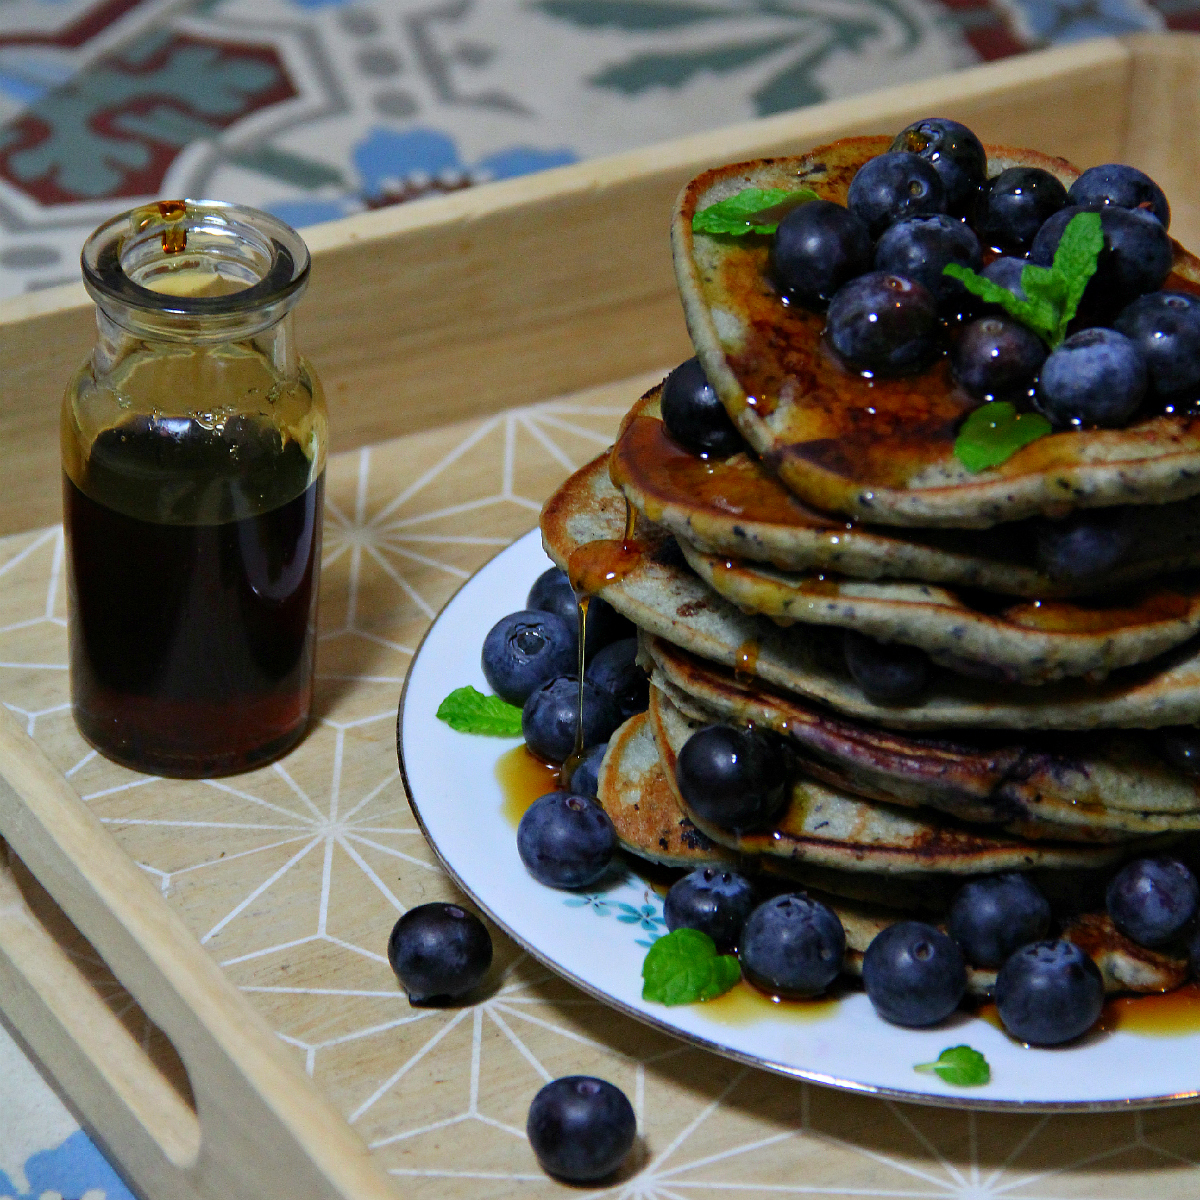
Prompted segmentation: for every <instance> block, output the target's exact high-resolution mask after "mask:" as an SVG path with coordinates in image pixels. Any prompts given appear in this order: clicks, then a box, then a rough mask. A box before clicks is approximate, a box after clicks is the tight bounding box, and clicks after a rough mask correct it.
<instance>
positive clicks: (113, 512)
mask: <svg viewBox="0 0 1200 1200" xmlns="http://www.w3.org/2000/svg"><path fill="white" fill-rule="evenodd" d="M83 267H84V279H85V282H86V284H87V286H88V290H89V292H90V293H91V294H92V297H93V299H95V300H96V302H97V325H98V330H99V337H98V339H97V344H96V347H95V349H94V351H93V353H92V356H91V358H90V359H89V360H88V361H87V362H86V363H85V364H84V365H83V367H81V368H80V370H79V371H78V372H77V373H76V376H75V378H74V379H73V380H72V383H71V385H70V387H69V388H68V390H67V394H66V397H65V400H64V405H63V420H62V454H63V518H64V530H65V534H66V547H67V554H66V575H67V588H68V600H69V617H68V634H69V643H70V672H71V702H72V709H73V713H74V716H75V721H76V724H77V725H78V727H79V730H80V732H81V733H82V734H83V736H84V737H85V738H86V739H87V740H88V741H89V742H90V743H91V744H92V745H93V746H95V747H96V748H97V749H98V750H100V751H101V753H103V754H105V755H106V756H108V757H109V758H112V759H114V760H115V761H117V762H120V763H122V764H124V765H126V766H130V767H133V768H135V769H138V770H142V771H148V772H153V773H156V774H163V775H170V776H176V777H198V776H207V775H221V774H229V773H232V772H235V771H240V770H247V769H250V768H252V767H255V766H259V765H261V764H263V763H265V762H268V761H270V760H271V759H273V758H277V757H278V756H279V755H281V754H282V753H284V752H285V751H286V750H287V749H289V748H290V747H291V746H292V745H294V744H295V743H296V742H297V741H298V740H299V739H300V737H301V736H302V735H303V733H304V731H305V728H306V726H307V724H308V720H309V716H310V713H311V708H312V690H313V670H314V655H315V643H316V614H317V591H318V580H319V572H320V551H321V518H322V500H323V485H324V464H325V452H326V442H327V420H326V416H325V405H324V398H323V396H322V393H321V389H320V385H319V383H318V382H317V380H316V377H315V375H314V374H313V373H312V371H311V369H310V368H309V366H308V364H307V363H305V361H304V360H303V359H302V358H301V357H300V356H299V355H298V354H297V352H296V349H295V345H294V339H293V335H292V329H291V308H292V305H293V304H294V303H295V301H296V299H297V298H298V297H299V294H300V292H301V290H302V289H303V286H304V283H305V281H306V279H307V274H308V253H307V250H306V249H305V247H304V244H303V242H302V241H301V240H300V238H299V236H298V235H297V234H296V233H295V232H294V231H293V230H291V229H289V228H288V227H287V226H286V225H284V224H283V223H282V222H279V221H276V220H275V219H274V218H272V217H269V216H267V214H264V213H258V212H255V211H254V210H253V209H246V208H241V207H238V206H233V205H222V204H213V203H208V202H199V203H195V202H192V201H186V202H184V201H167V202H163V203H161V204H156V205H150V206H148V207H147V208H144V209H138V210H134V212H132V213H126V214H123V215H122V216H121V217H117V218H115V219H114V220H113V221H110V222H108V223H107V224H106V225H104V226H102V227H101V228H100V229H98V230H97V231H96V233H94V234H93V235H92V237H91V238H90V239H89V240H88V243H87V244H86V245H85V247H84V254H83Z"/></svg>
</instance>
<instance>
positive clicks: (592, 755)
mask: <svg viewBox="0 0 1200 1200" xmlns="http://www.w3.org/2000/svg"><path fill="white" fill-rule="evenodd" d="M607 750H608V743H607V742H601V743H600V744H599V745H598V746H592V747H591V749H589V750H588V751H587V753H586V754H584V756H583V758H582V759H581V760H580V762H579V766H577V767H576V768H575V770H574V771H573V772H572V774H571V791H573V792H574V793H575V794H576V795H577V796H592V797H593V798H594V797H595V796H596V795H597V794H598V793H599V791H600V764H601V763H602V762H603V761H604V755H605V752H606V751H607Z"/></svg>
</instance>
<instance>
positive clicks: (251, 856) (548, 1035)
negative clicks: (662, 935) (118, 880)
mask: <svg viewBox="0 0 1200 1200" xmlns="http://www.w3.org/2000/svg"><path fill="white" fill-rule="evenodd" d="M658 377H659V376H655V377H647V378H646V379H645V380H639V381H632V382H631V383H629V384H626V385H624V386H623V387H620V388H608V389H598V390H597V391H595V392H593V393H587V394H584V395H581V396H577V397H573V398H571V399H570V400H564V401H558V402H551V403H548V404H543V405H537V406H533V407H529V408H523V409H517V410H513V411H509V412H506V413H502V414H500V415H497V416H494V417H489V418H487V419H484V420H480V421H473V422H468V423H464V424H461V425H456V426H453V427H448V428H444V429H439V430H434V431H431V432H427V433H422V434H418V435H413V436H411V437H407V438H402V439H399V440H397V441H395V442H391V443H386V444H383V445H379V446H375V447H371V448H369V449H364V450H361V451H354V452H350V453H347V454H342V455H338V456H335V457H333V458H332V459H331V460H330V462H329V467H328V484H327V509H326V525H325V540H324V560H323V577H322V592H321V613H320V643H319V651H318V687H317V695H316V704H315V715H314V721H313V726H312V728H311V730H310V732H309V734H308V736H307V737H306V738H305V740H304V741H303V742H302V744H301V745H300V746H299V747H298V748H297V749H296V750H294V751H293V752H292V753H290V754H289V755H288V756H286V757H285V758H284V759H283V760H281V761H280V762H278V763H275V764H272V765H270V766H268V767H264V768H262V769H260V770H257V771H254V772H251V773H249V774H246V775H240V776H235V777H231V778H225V779H220V780H204V781H180V780H167V779H159V778H151V777H147V776H143V775H139V774H137V773H136V772H133V771H129V770H126V769H124V768H122V767H118V766H115V765H114V764H112V763H110V762H108V761H107V760H106V759H104V758H102V757H101V756H99V755H97V754H96V753H95V752H93V751H91V750H89V749H88V747H87V746H86V744H85V743H84V742H83V741H82V739H81V738H80V737H79V735H78V733H77V732H76V731H75V727H74V724H73V722H72V719H71V715H70V709H69V704H68V692H67V673H66V629H65V599H64V595H63V590H64V589H63V580H62V553H63V552H62V536H61V531H60V530H58V529H48V530H41V531H36V532H33V533H28V534H21V535H17V536H14V537H9V538H6V539H3V540H2V541H0V699H2V700H3V702H4V703H5V704H6V705H7V706H8V707H9V708H10V709H11V710H12V711H14V712H16V713H18V714H19V715H20V716H21V718H22V719H23V721H24V722H25V725H26V728H27V729H28V730H29V732H30V733H31V734H32V736H33V737H34V738H35V739H36V740H37V742H38V743H39V744H40V745H41V746H42V748H43V749H44V750H45V751H46V753H47V754H48V755H49V756H50V758H51V759H52V760H53V761H54V762H55V764H56V765H57V766H58V767H59V768H60V769H61V770H63V771H64V772H65V773H66V775H67V776H68V778H69V779H70V781H71V783H72V785H73V786H74V787H75V788H76V789H77V790H78V791H79V793H80V794H81V795H82V796H83V797H84V799H85V800H86V802H87V803H88V805H89V806H90V807H91V809H92V811H93V812H95V814H96V815H97V816H98V817H99V818H100V820H101V821H102V822H103V823H104V824H105V826H106V827H107V828H108V830H109V831H110V832H111V833H112V834H113V835H114V837H115V838H116V839H117V840H118V842H119V843H120V845H121V846H122V847H123V848H124V849H125V851H126V852H127V853H128V854H129V855H130V856H131V857H132V858H134V860H135V861H137V862H138V863H139V864H140V865H141V866H142V868H143V869H144V870H146V871H147V872H149V873H150V874H151V875H152V876H153V877H154V879H155V881H156V882H157V884H158V886H159V888H160V890H161V892H162V894H163V896H164V897H165V898H166V899H167V901H168V902H169V903H170V904H171V905H172V906H173V907H174V908H175V909H176V910H177V911H178V912H179V913H180V914H181V915H182V916H183V918H184V920H185V921H186V922H187V924H188V926H189V927H190V928H191V930H192V931H193V932H194V933H195V935H196V937H197V938H198V939H199V941H200V942H201V944H202V945H203V946H204V947H205V949H206V951H207V952H208V953H210V954H212V955H213V956H214V957H215V958H216V959H217V961H218V962H220V963H221V964H222V966H223V967H224V969H225V971H226V972H227V973H228V975H229V977H230V979H231V980H232V981H233V982H234V983H235V984H236V985H237V986H238V987H240V988H241V989H242V990H243V991H244V992H245V993H246V995H247V996H248V997H249V998H250V999H251V1001H252V1002H253V1003H254V1005H255V1006H256V1007H257V1008H258V1009H259V1011H260V1012H261V1013H262V1014H263V1015H264V1016H265V1018H266V1020H267V1021H268V1023H269V1024H270V1025H271V1027H272V1028H273V1029H274V1030H276V1032H277V1033H278V1035H279V1037H280V1038H281V1039H282V1040H283V1041H284V1042H285V1043H286V1044H287V1045H288V1046H289V1047H291V1048H292V1049H293V1050H294V1052H295V1054H296V1055H297V1057H298V1059H299V1060H300V1062H301V1063H303V1065H304V1067H305V1069H306V1070H307V1072H308V1073H309V1075H310V1076H312V1078H313V1080H314V1081H315V1083H316V1085H317V1086H318V1087H319V1088H320V1090H321V1091H322V1092H324V1094H325V1095H326V1096H328V1097H329V1099H330V1100H331V1101H332V1102H333V1103H334V1104H335V1106H336V1107H337V1108H338V1109H339V1110H340V1111H341V1112H342V1113H343V1114H344V1115H345V1116H346V1118H347V1119H348V1120H349V1122H350V1123H351V1125H352V1126H353V1127H354V1128H355V1129H356V1130H357V1131H358V1133H359V1134H360V1135H361V1136H362V1137H363V1139H364V1140H365V1141H366V1143H367V1144H368V1145H369V1146H370V1147H371V1148H372V1150H373V1151H374V1153H375V1155H376V1156H377V1158H378V1161H379V1162H380V1164H381V1166H383V1167H384V1168H385V1169H386V1170H387V1171H389V1172H391V1173H392V1174H393V1176H394V1177H395V1178H396V1180H397V1182H398V1185H399V1187H400V1190H401V1191H402V1192H403V1194H404V1195H406V1196H411V1197H422V1198H423V1197H434V1196H437V1197H444V1196H453V1195H462V1196H471V1197H488V1198H491V1197H496V1198H499V1197H517V1196H522V1197H526V1196H540V1195H550V1194H554V1193H559V1192H563V1191H565V1190H566V1189H564V1188H563V1187H562V1185H559V1184H557V1183H555V1182H554V1181H552V1180H550V1179H549V1178H547V1177H546V1176H545V1175H544V1174H543V1173H542V1172H541V1171H540V1170H539V1169H538V1167H537V1165H536V1163H535V1161H534V1159H533V1156H532V1154H531V1152H530V1150H529V1147H528V1144H527V1142H526V1139H525V1134H524V1124H525V1114H526V1110H527V1108H528V1104H529V1101H530V1099H531V1098H532V1096H533V1094H534V1092H535V1091H536V1090H537V1089H538V1087H540V1086H541V1084H542V1083H544V1082H546V1081H548V1080H550V1079H552V1078H555V1077H557V1076H560V1075H565V1074H576V1073H588V1074H596V1075H600V1076H602V1077H604V1078H607V1079H610V1080H612V1081H613V1082H614V1083H616V1084H617V1085H618V1086H619V1087H621V1088H622V1089H623V1090H624V1091H625V1093H626V1094H627V1095H628V1096H629V1097H630V1099H631V1101H632V1102H633V1104H634V1108H635V1110H636V1112H637V1116H638V1127H639V1141H638V1146H637V1150H636V1152H635V1153H634V1154H633V1155H632V1156H631V1158H630V1160H629V1161H628V1162H627V1163H626V1165H625V1167H624V1168H623V1169H622V1172H621V1174H620V1176H619V1177H618V1178H617V1179H616V1180H614V1181H611V1182H609V1183H607V1184H606V1186H605V1187H603V1188H599V1189H596V1190H595V1191H583V1192H579V1193H578V1194H580V1195H597V1196H600V1195H603V1196H613V1197H622V1198H624V1200H635V1198H637V1200H683V1198H684V1197H687V1198H689V1200H691V1198H696V1200H698V1198H699V1197H707V1196H713V1195H723V1196H731V1197H735V1196H736V1197H741V1196H745V1197H751V1196H754V1197H760V1196H761V1197H784V1196H787V1197H808V1196H813V1197H815V1196H821V1197H847V1198H848V1197H881V1198H882V1197H911V1198H917V1197H938V1198H942V1197H944V1198H947V1200H967V1198H972V1200H975V1198H983V1197H989V1198H996V1200H999V1198H1000V1197H1012V1198H1014V1200H1074V1198H1081V1200H1082V1198H1083V1197H1091V1196H1104V1197H1110V1196H1111V1197H1122V1198H1125V1197H1128V1198H1129V1200H1133V1198H1134V1197H1143V1196H1151V1195H1153V1196H1156V1197H1158V1196H1162V1197H1184V1196H1195V1195H1196V1194H1197V1193H1198V1192H1200V1169H1197V1166H1196V1164H1197V1161H1198V1160H1200V1140H1198V1139H1197V1138H1196V1136H1195V1135H1196V1132H1197V1126H1198V1122H1197V1118H1196V1113H1195V1111H1194V1110H1192V1109H1178V1110H1163V1111H1159V1112H1153V1113H1147V1114H1143V1115H1137V1114H1110V1115H1104V1116H1094V1117H1080V1116H1073V1117H1039V1116H1028V1117H1026V1116H1021V1115H992V1114H983V1113H981V1114H968V1113H962V1112H954V1111H952V1110H946V1109H937V1110H935V1109H923V1108H920V1107H916V1106H911V1105H901V1104H894V1103H889V1102H885V1101H880V1100H874V1099H869V1098H865V1097H858V1096H852V1095H848V1094H845V1093H838V1092H834V1091H831V1090H827V1089H823V1088H820V1087H815V1086H809V1085H802V1084H798V1083H795V1082H792V1081H789V1080H786V1079H782V1078H778V1077H775V1076H771V1075H768V1074H765V1073H763V1072H759V1071H755V1070H752V1069H750V1068H747V1067H744V1066H741V1065H739V1064H737V1063H734V1062H730V1061H726V1060H724V1059H721V1058H719V1057H716V1056H714V1055H711V1054H708V1053H706V1052H704V1051H701V1050H698V1049H695V1048H692V1047H687V1046H683V1045H681V1044H680V1043H678V1042H676V1041H674V1040H673V1039H671V1038H669V1037H667V1036H665V1035H663V1034H660V1033H658V1032H657V1031H654V1030H652V1029H650V1028H648V1027H645V1026H642V1025H640V1024H638V1023H636V1022H634V1021H632V1020H630V1019H628V1018H626V1017H624V1016H622V1015H620V1014H617V1013H616V1012H614V1011H612V1010H611V1009H609V1008H607V1007H605V1006H604V1005H603V1004H601V1003H599V1002H598V1001H595V1000H593V999H591V998H589V997H586V996H584V995H583V994H582V993H580V992H578V991H577V990H576V989H574V988H573V987H571V986H570V985H569V984H567V983H566V982H564V981H562V980H561V979H559V978H558V977H557V976H555V975H554V974H553V972H551V971H549V970H547V969H546V968H544V967H542V966H541V965H540V964H538V963H537V962H535V961H533V960H531V959H530V958H529V957H528V956H526V955H524V954H523V953H522V952H521V951H520V950H519V949H518V948H517V947H515V946H514V945H512V944H511V943H510V942H508V941H507V939H505V938H504V937H503V936H502V935H499V934H497V935H495V944H496V967H495V969H494V970H493V972H492V975H491V976H490V978H491V979H492V981H493V983H492V986H491V990H490V991H489V993H488V994H487V995H486V996H485V997H484V998H483V999H482V1000H481V1001H479V1002H478V1003H476V1004H474V1005H471V1006H465V1007H450V1008H412V1007H410V1006H409V1004H408V1002H407V1000H406V999H405V996H404V994H403V992H402V991H401V990H400V989H399V987H398V986H397V984H396V980H395V977H394V976H393V974H392V972H391V970H390V968H389V966H388V962H387V956H386V944H387V937H388V933H389V932H390V930H391V927H392V925H393V923H394V922H395V920H396V918H397V917H398V916H399V915H400V914H401V913H403V912H404V911H406V910H407V909H408V908H410V907H412V906H413V905H415V904H420V903H424V902H426V901H429V900H432V899H438V898H450V897H452V896H454V895H455V894H456V893H455V891H454V888H453V885H452V884H451V883H450V881H449V880H448V879H447V877H446V876H445V874H444V873H443V872H442V870H441V868H440V867H439V866H438V864H437V862H436V859H435V858H434V856H433V854H432V852H431V851H430V849H429V847H428V846H427V845H426V843H425V840H424V838H423V837H422V835H421V832H420V830H419V828H418V826H417V823H416V821H415V819H414V817H413V815H412V813H411V811H410V809H409V807H408V804H407V801H406V798H405V795H404V790H403V785H402V783H401V780H400V775H399V771H398V768H397V762H396V749H395V721H396V706H397V700H398V697H399V692H400V688H401V686H402V683H403V680H404V676H405V672H406V670H407V667H408V664H409V662H410V661H411V658H412V655H413V653H414V652H415V650H416V648H417V646H418V644H419V642H420V639H421V636H422V633H423V631H424V630H425V628H426V627H427V626H428V624H429V622H430V620H431V619H432V617H433V616H434V615H435V614H436V613H437V612H438V611H439V609H440V608H441V607H442V605H443V604H444V603H445V602H446V601H447V600H448V599H449V597H450V596H451V595H452V594H453V593H454V591H455V590H456V589H457V588H458V587H459V585H460V584H461V583H462V582H463V581H464V580H465V579H466V578H467V577H468V576H469V575H470V574H471V573H472V572H473V571H474V570H475V569H477V568H478V567H479V566H480V565H481V564H482V563H483V562H485V561H486V560H487V559H489V558H490V557H492V556H493V555H494V554H495V553H496V552H497V551H498V550H499V549H501V548H502V547H503V546H505V545H507V544H509V543H510V542H511V541H512V540H513V539H514V538H515V537H516V536H518V535H519V534H521V533H523V532H524V531H525V530H526V529H528V528H530V527H531V526H532V525H533V524H534V523H535V521H536V517H537V512H538V509H539V508H540V505H541V503H542V501H543V499H544V498H545V496H546V495H547V494H548V493H549V491H550V490H551V489H552V488H553V487H554V485H555V484H556V483H557V482H558V481H559V480H561V479H562V478H563V477H564V476H565V475H566V474H567V473H568V472H569V471H570V470H572V469H573V468H575V467H577V466H580V465H582V464H583V463H584V462H585V461H587V460H588V459H590V458H591V457H593V456H594V455H595V454H596V453H598V452H599V451H600V450H602V449H603V448H604V447H605V446H606V445H607V444H609V442H610V440H611V437H612V434H613V431H614V430H615V427H616V424H617V421H618V420H619V418H620V416H621V415H622V414H623V413H624V412H625V411H626V409H627V407H628V404H629V403H630V402H631V400H632V399H633V397H634V396H635V395H636V394H637V390H638V386H639V384H645V385H648V384H649V383H650V382H655V381H656V380H657V378H658ZM531 582H532V581H531ZM26 886H27V887H28V888H29V890H30V894H31V895H36V889H34V888H32V886H31V885H29V884H28V881H26ZM39 904H40V905H41V908H40V911H42V912H44V913H45V914H47V915H46V920H47V922H48V924H50V925H51V926H52V927H53V928H55V930H56V932H57V934H58V935H59V936H60V938H61V939H62V940H64V941H65V942H66V943H67V944H68V946H69V949H70V950H71V952H72V953H73V954H74V955H75V957H76V961H77V962H78V963H79V964H80V966H81V968H82V969H84V971H85V972H86V973H88V974H89V975H91V976H92V977H94V978H96V979H97V980H98V981H100V980H101V978H102V976H103V974H104V970H103V964H102V963H100V962H99V960H97V959H96V958H95V956H94V955H93V954H91V952H90V948H89V947H87V945H86V943H82V942H81V941H80V940H79V939H78V937H77V935H72V934H71V932H70V930H69V929H68V928H66V927H65V926H64V924H63V923H62V922H61V920H58V919H57V918H55V917H54V915H53V912H52V909H51V908H50V907H49V906H48V905H47V904H46V903H45V901H44V899H42V900H39ZM98 986H99V987H100V989H101V994H103V995H104V996H105V998H106V999H107V1000H108V1001H109V1003H110V1004H111V1005H112V1007H113V1009H114V1011H117V1012H119V1013H120V1014H121V1015H122V1017H123V1019H125V1020H126V1022H127V1023H128V1024H129V1026H130V1028H132V1029H134V1030H136V1032H137V1033H138V1034H139V1036H141V1037H142V1039H143V1041H144V1043H145V1044H146V1045H147V1046H148V1047H149V1048H150V1049H151V1051H152V1053H153V1054H154V1055H155V1057H156V1058H157V1059H158V1061H160V1063H164V1064H166V1066H167V1070H168V1072H174V1073H176V1074H178V1071H179V1068H178V1065H177V1063H174V1062H173V1052H172V1051H171V1050H170V1048H169V1046H167V1045H166V1044H165V1043H164V1040H163V1039H162V1038H161V1035H157V1033H156V1032H155V1031H154V1030H153V1029H152V1028H151V1027H150V1026H149V1025H148V1023H147V1022H146V1020H145V1018H144V1017H142V1016H141V1014H140V1012H138V1010H137V1009H136V1007H135V1006H133V1004H132V1002H131V1001H130V1000H129V998H128V997H127V996H126V995H125V994H124V993H123V992H121V991H120V989H119V988H118V987H117V986H116V985H115V984H114V983H113V982H112V981H111V980H108V981H107V982H98ZM2 1190H3V1189H2V1188H0V1191H2Z"/></svg>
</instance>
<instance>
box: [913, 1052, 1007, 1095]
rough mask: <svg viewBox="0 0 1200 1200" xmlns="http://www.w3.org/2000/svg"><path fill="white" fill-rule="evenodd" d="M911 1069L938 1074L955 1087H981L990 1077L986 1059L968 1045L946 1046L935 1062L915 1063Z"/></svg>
mask: <svg viewBox="0 0 1200 1200" xmlns="http://www.w3.org/2000/svg"><path fill="white" fill-rule="evenodd" d="M913 1070H914V1071H924V1072H925V1073H926V1074H927V1075H938V1076H940V1077H941V1078H942V1079H943V1080H945V1081H946V1083H952V1084H953V1085H954V1086H955V1087H981V1086H982V1085H983V1084H985V1083H990V1082H991V1078H992V1068H991V1067H990V1066H988V1060H987V1059H986V1058H984V1057H983V1055H982V1054H980V1053H979V1051H978V1050H973V1049H972V1048H971V1047H970V1046H948V1047H947V1048H946V1049H945V1050H943V1051H942V1052H941V1054H939V1055H938V1056H937V1061H936V1062H927V1063H917V1064H916V1065H915V1066H914V1067H913Z"/></svg>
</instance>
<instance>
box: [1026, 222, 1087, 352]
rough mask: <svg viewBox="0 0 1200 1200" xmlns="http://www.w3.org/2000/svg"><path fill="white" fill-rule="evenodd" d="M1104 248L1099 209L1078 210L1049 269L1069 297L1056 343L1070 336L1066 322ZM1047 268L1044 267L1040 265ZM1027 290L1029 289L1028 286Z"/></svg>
mask: <svg viewBox="0 0 1200 1200" xmlns="http://www.w3.org/2000/svg"><path fill="white" fill-rule="evenodd" d="M1103 249H1104V228H1103V226H1102V225H1101V223H1100V214H1099V213H1097V212H1084V213H1076V214H1075V216H1073V217H1072V218H1071V219H1070V220H1069V221H1068V222H1067V227H1066V229H1064V230H1063V232H1062V237H1061V238H1059V241H1058V249H1057V250H1055V251H1054V266H1053V267H1051V268H1050V269H1051V270H1052V271H1053V272H1054V274H1055V275H1057V276H1058V277H1059V278H1060V279H1061V280H1063V281H1064V283H1065V285H1066V293H1067V294H1066V300H1065V301H1064V305H1063V315H1062V318H1061V321H1060V322H1059V329H1058V336H1057V338H1056V340H1055V341H1054V342H1052V343H1051V345H1053V346H1057V345H1058V343H1059V342H1061V341H1062V340H1063V338H1064V337H1066V336H1067V325H1068V324H1069V323H1070V321H1071V318H1072V317H1073V316H1074V315H1075V310H1076V309H1077V308H1078V307H1079V301H1080V300H1081V299H1082V298H1083V289H1084V288H1086V287H1087V285H1088V282H1089V280H1090V279H1091V278H1092V276H1093V275H1095V273H1096V266H1097V264H1098V263H1099V261H1100V251H1101V250H1103ZM1041 269H1043V270H1044V269H1045V268H1041ZM1028 270H1029V267H1028V266H1027V267H1026V268H1025V270H1024V271H1022V272H1021V287H1023V288H1025V271H1028ZM1025 290H1026V292H1028V290H1029V289H1028V288H1025Z"/></svg>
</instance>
